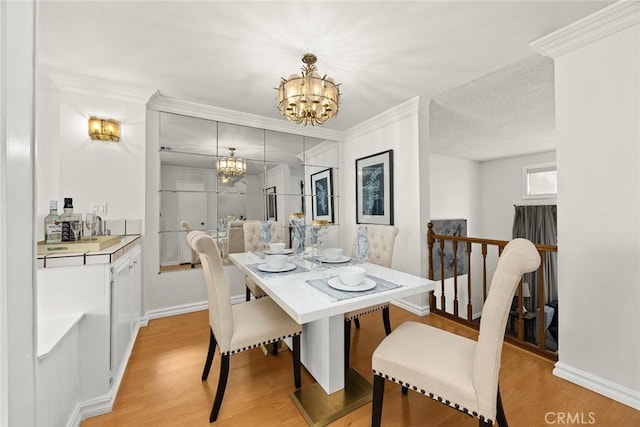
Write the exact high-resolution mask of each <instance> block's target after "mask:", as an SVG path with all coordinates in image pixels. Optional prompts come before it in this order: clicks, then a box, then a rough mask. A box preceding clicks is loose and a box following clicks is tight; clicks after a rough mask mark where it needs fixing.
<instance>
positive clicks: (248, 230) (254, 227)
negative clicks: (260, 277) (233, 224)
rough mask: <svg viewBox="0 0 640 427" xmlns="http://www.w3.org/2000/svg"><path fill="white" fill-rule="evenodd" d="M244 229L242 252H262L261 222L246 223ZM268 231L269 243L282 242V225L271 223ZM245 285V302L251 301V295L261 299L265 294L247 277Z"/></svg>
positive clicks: (263, 248)
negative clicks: (269, 235) (269, 234)
mask: <svg viewBox="0 0 640 427" xmlns="http://www.w3.org/2000/svg"><path fill="white" fill-rule="evenodd" d="M242 227H243V229H244V250H245V251H246V252H250V251H264V250H265V249H267V248H265V247H264V242H263V241H262V222H261V221H246V222H245V223H244V224H243V226H242ZM269 229H270V230H271V241H272V242H274V243H276V242H283V239H282V225H281V224H279V223H277V222H272V223H270V224H269ZM245 285H246V295H245V298H246V300H247V301H249V300H250V299H251V295H252V294H253V296H254V298H256V299H257V298H262V297H264V296H266V295H267V294H266V293H265V292H264V291H263V290H262V288H260V286H258V284H257V283H256V282H255V281H253V279H251V278H250V277H249V276H246V277H245Z"/></svg>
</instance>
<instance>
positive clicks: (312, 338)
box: [229, 252, 435, 425]
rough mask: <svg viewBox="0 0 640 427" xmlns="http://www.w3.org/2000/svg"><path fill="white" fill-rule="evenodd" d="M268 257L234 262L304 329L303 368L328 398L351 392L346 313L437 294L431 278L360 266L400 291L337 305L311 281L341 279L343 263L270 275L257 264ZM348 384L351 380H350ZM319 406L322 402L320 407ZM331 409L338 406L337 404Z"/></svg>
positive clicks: (239, 256) (245, 256) (306, 265)
mask: <svg viewBox="0 0 640 427" xmlns="http://www.w3.org/2000/svg"><path fill="white" fill-rule="evenodd" d="M261 255H262V254H261ZM263 256H264V255H262V256H259V255H257V254H255V253H253V252H245V253H234V254H230V255H229V259H230V260H231V261H232V262H233V263H234V264H235V265H236V266H238V268H239V269H240V270H241V271H242V272H243V273H244V274H246V275H248V276H250V277H251V278H252V279H253V280H254V281H255V282H256V283H257V284H258V285H260V287H261V288H262V289H263V290H264V291H265V292H266V293H267V294H268V295H269V296H270V297H271V298H272V299H273V300H274V301H275V302H276V303H277V304H278V305H279V306H280V307H281V308H282V309H283V310H284V311H285V312H287V313H288V314H289V316H291V318H292V319H294V320H295V321H296V322H298V323H300V324H301V325H302V336H301V351H300V357H301V361H302V364H303V365H304V366H305V368H306V369H307V371H309V373H310V374H311V375H312V376H313V377H314V379H315V380H316V381H317V383H318V384H319V385H320V386H321V387H322V390H323V391H324V392H325V393H326V394H327V396H331V395H334V394H336V393H338V392H340V391H342V390H344V389H345V378H347V377H346V376H345V370H344V314H345V313H347V312H349V311H352V310H357V309H361V308H366V307H370V306H374V305H377V304H382V303H386V302H390V301H392V300H396V299H399V298H404V297H408V296H411V295H416V294H420V293H424V292H428V291H431V290H434V289H435V282H433V281H431V280H428V279H426V278H423V277H419V276H416V275H413V274H409V273H405V272H402V271H398V270H394V269H391V268H386V267H381V266H379V265H376V264H371V263H368V262H365V263H359V264H358V265H360V266H362V267H364V268H365V270H366V274H367V275H368V276H373V277H374V278H379V279H383V280H385V281H387V282H391V283H392V284H397V285H400V286H399V287H397V288H395V289H389V290H385V291H382V292H376V293H370V294H364V293H362V295H360V293H358V292H354V295H355V296H354V297H350V298H346V299H340V300H337V299H336V298H333V297H331V296H329V295H328V294H327V293H325V292H323V291H321V290H319V289H316V288H315V287H314V286H311V285H310V284H309V283H308V282H307V281H309V280H313V279H321V278H329V277H334V276H338V275H339V269H340V268H341V267H342V266H343V264H327V263H323V267H324V268H325V269H324V270H321V271H318V270H316V268H317V267H318V264H317V263H315V262H311V261H309V260H307V259H301V260H296V259H295V258H293V257H290V258H289V262H290V263H295V264H297V265H298V266H299V267H300V268H297V269H296V270H294V271H292V272H283V273H282V274H267V275H265V274H258V272H256V271H255V268H256V266H257V265H260V264H262V263H264V262H265V260H264V258H263ZM353 263H354V261H350V262H349V264H351V265H352V264H353ZM300 270H308V271H300ZM381 327H382V326H381ZM347 381H349V380H348V378H347ZM368 400H370V398H369V399H368ZM315 404H317V402H314V405H315ZM328 404H329V405H332V403H331V402H328ZM305 418H307V415H305ZM333 419H335V418H333ZM307 421H308V422H309V424H310V425H324V423H322V424H317V423H315V421H314V422H313V423H312V422H311V421H310V420H309V418H307Z"/></svg>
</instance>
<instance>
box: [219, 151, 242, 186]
mask: <svg viewBox="0 0 640 427" xmlns="http://www.w3.org/2000/svg"><path fill="white" fill-rule="evenodd" d="M216 169H217V170H218V174H219V175H220V181H221V182H229V181H230V180H231V178H237V177H240V176H242V175H244V174H245V173H246V172H247V162H246V161H245V160H244V159H240V158H238V157H236V149H235V148H233V147H230V148H229V156H228V157H220V158H219V159H218V160H217V161H216Z"/></svg>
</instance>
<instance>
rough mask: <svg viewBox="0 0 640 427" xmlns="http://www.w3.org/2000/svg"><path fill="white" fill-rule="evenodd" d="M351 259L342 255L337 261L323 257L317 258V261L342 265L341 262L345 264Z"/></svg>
mask: <svg viewBox="0 0 640 427" xmlns="http://www.w3.org/2000/svg"><path fill="white" fill-rule="evenodd" d="M350 259H351V258H349V257H348V256H345V255H342V256H341V257H340V258H338V259H326V258H325V257H323V256H320V257H318V260H319V261H321V262H326V263H327V264H342V263H343V262H347V261H349V260H350Z"/></svg>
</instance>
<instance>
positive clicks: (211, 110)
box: [147, 91, 343, 141]
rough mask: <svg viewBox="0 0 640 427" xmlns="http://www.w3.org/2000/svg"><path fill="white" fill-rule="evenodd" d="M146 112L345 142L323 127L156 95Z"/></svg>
mask: <svg viewBox="0 0 640 427" xmlns="http://www.w3.org/2000/svg"><path fill="white" fill-rule="evenodd" d="M147 108H150V109H152V110H157V111H163V112H166V113H175V114H184V115H188V116H192V117H198V118H201V119H209V120H216V121H220V122H225V123H232V124H236V125H241V126H249V127H255V128H260V129H267V130H272V131H277V132H284V133H291V134H295V135H301V136H308V137H312V138H319V139H328V140H332V141H342V140H343V132H341V131H337V130H332V129H328V128H322V127H306V126H300V125H296V124H295V123H292V122H289V121H286V120H279V119H272V118H270V117H264V116H259V115H257V114H250V113H243V112H241V111H235V110H227V109H226V108H220V107H215V106H213V105H206V104H200V103H198V102H194V101H187V100H184V99H178V98H172V97H169V96H166V95H163V94H161V93H160V91H157V92H156V93H154V94H153V95H152V96H151V98H150V99H149V102H147Z"/></svg>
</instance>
